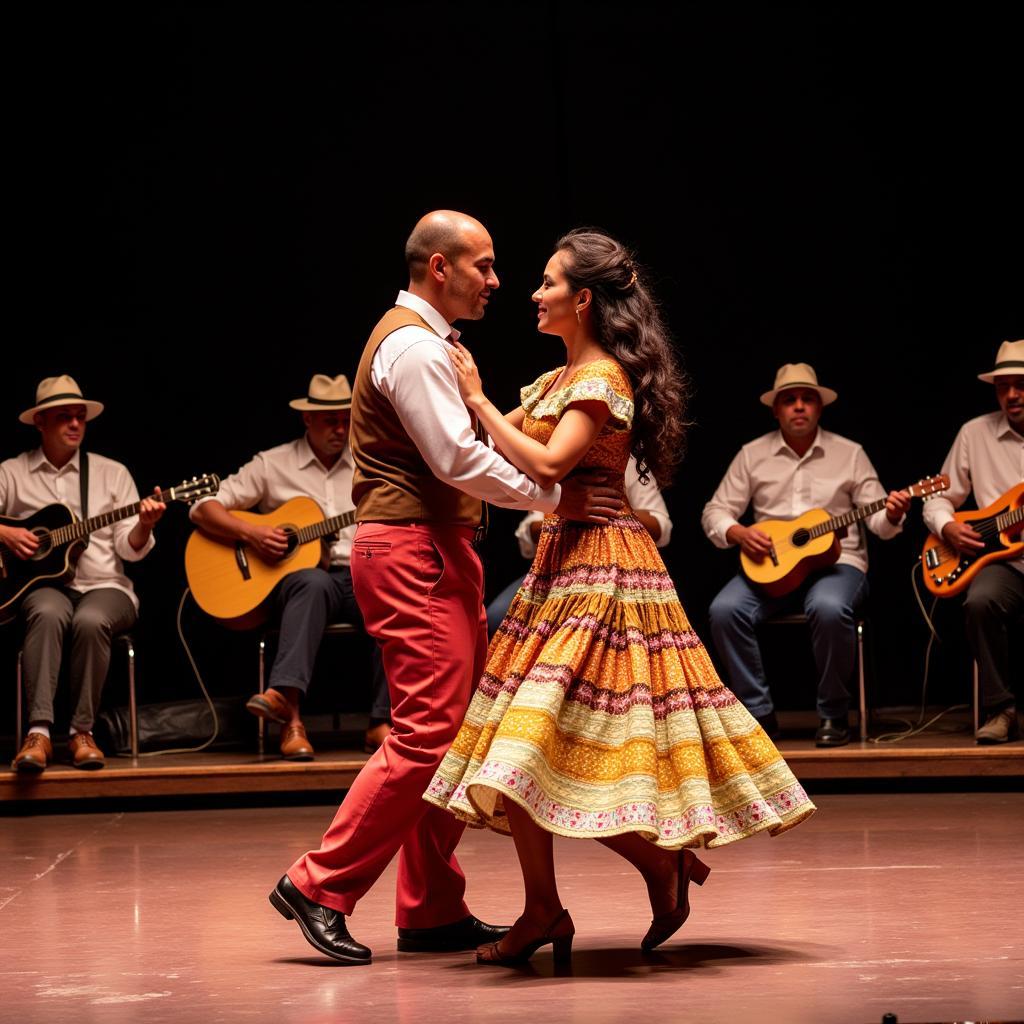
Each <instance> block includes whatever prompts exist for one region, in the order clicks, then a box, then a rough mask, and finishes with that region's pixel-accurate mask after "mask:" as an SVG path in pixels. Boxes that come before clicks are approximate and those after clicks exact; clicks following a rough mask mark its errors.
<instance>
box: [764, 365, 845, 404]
mask: <svg viewBox="0 0 1024 1024" xmlns="http://www.w3.org/2000/svg"><path fill="white" fill-rule="evenodd" d="M787 388H814V390H815V391H817V392H818V394H819V395H820V396H821V404H822V405H831V404H832V403H833V402H834V401H835V400H836V399H837V398H838V397H839V396H838V395H837V394H836V393H835V392H834V391H833V390H832V389H831V388H823V387H822V386H821V385H820V384H819V383H818V375H817V374H816V373H815V372H814V367H813V366H811V364H810V363H786V364H785V365H784V366H780V367H779V370H778V373H776V374H775V387H774V388H772V390H771V391H766V392H765V393H764V394H763V395H762V396H761V403H762V404H763V405H772V404H774V402H775V396H776V395H777V394H778V393H779V392H780V391H785V390H786V389H787Z"/></svg>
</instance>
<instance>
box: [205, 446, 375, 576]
mask: <svg viewBox="0 0 1024 1024" xmlns="http://www.w3.org/2000/svg"><path fill="white" fill-rule="evenodd" d="M353 468H354V464H353V462H352V452H351V450H350V449H349V447H348V445H345V448H344V449H343V450H342V453H341V455H340V457H339V458H338V460H337V461H336V462H335V463H334V465H333V466H331V468H330V469H327V468H326V467H325V466H324V464H323V463H322V462H321V461H320V460H319V459H318V458H317V457H316V455H315V454H314V453H313V449H312V448H310V446H309V441H308V440H307V439H306V437H305V435H303V436H302V437H300V438H299V439H298V440H297V441H289V442H288V444H282V445H278V446H277V447H276V448H270V449H268V450H267V451H265V452H259V453H258V454H257V455H256V456H254V458H253V459H252V460H251V461H249V462H247V463H246V464H245V465H244V466H242V468H241V469H239V470H238V472H237V473H232V474H231V476H229V477H228V478H227V479H226V480H224V481H223V482H222V483H221V485H220V490H219V491H217V493H216V494H215V495H212V496H211V497H208V498H202V499H200V500H199V501H197V502H196V503H195V504H194V505H193V506H192V508H191V510H190V511H189V516H190V517H193V518H194V516H195V510H196V509H197V508H198V507H199V506H200V505H201V504H203V502H204V501H213V500H214V499H216V500H217V501H219V502H220V503H221V504H222V505H223V506H224V507H225V508H226V509H228V510H229V511H230V510H233V509H251V508H255V509H257V511H259V512H261V513H263V514H264V515H265V514H266V513H267V512H273V511H274V510H275V509H277V508H280V507H281V505H283V504H284V503H285V502H286V501H289V500H290V499H292V498H298V497H307V498H312V499H313V500H314V501H315V502H316V503H317V504H318V505H319V506H320V508H321V509H322V510H323V513H324V517H325V518H326V519H331V518H333V517H334V516H337V515H341V513H342V512H348V511H350V510H351V509H352V507H353V505H352V470H353ZM355 532H356V528H355V524H353V525H352V526H348V527H346V528H345V529H344V530H341V531H340V532H339V534H338V539H337V540H335V541H334V542H333V543H332V544H331V565H348V564H349V558H350V556H351V553H352V538H353V537H354V536H355Z"/></svg>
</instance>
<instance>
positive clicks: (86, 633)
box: [0, 376, 165, 772]
mask: <svg viewBox="0 0 1024 1024" xmlns="http://www.w3.org/2000/svg"><path fill="white" fill-rule="evenodd" d="M102 411H103V405H102V404H101V403H100V402H94V401H91V400H89V399H86V398H83V397H82V392H81V389H80V388H79V387H78V385H77V384H76V383H75V381H74V379H73V378H72V377H68V376H61V377H47V378H46V379H45V380H44V381H42V382H41V383H40V385H39V387H38V388H37V389H36V404H35V405H34V406H32V408H31V409H26V410H25V411H24V412H23V413H22V414H21V416H20V417H19V419H20V420H21V422H22V423H25V424H28V425H32V426H35V428H36V430H38V431H39V435H40V445H39V447H38V448H35V449H34V450H32V451H29V452H24V453H23V454H21V455H18V456H17V457H16V458H13V459H8V460H7V461H6V462H3V463H0V514H2V515H5V516H8V517H10V518H13V519H24V518H25V517H27V516H30V515H32V513H34V512H38V511H39V510H40V509H42V508H45V507H46V506H47V505H52V504H54V503H56V502H61V503H63V504H64V505H67V506H68V508H70V509H71V511H72V512H74V514H75V515H76V516H77V517H78V518H79V519H84V518H88V517H89V516H96V515H100V514H102V513H104V512H112V511H113V510H114V509H117V508H121V507H123V506H126V505H134V504H136V503H138V501H139V492H138V490H137V489H136V487H135V482H134V481H133V480H132V478H131V474H130V473H129V472H128V470H127V469H126V468H125V467H124V466H123V465H121V463H120V462H114V460H113V459H107V458H104V457H103V456H102V455H95V454H91V453H90V454H89V455H88V456H87V457H86V455H85V453H84V452H82V451H81V445H82V440H83V438H84V437H85V425H86V422H87V421H88V420H92V419H95V418H96V417H97V416H99V414H100V413H101V412H102ZM83 495H84V497H85V505H86V508H85V509H83V508H82V504H83V502H82V498H83ZM164 509H165V506H164V504H163V503H162V502H160V501H156V500H154V499H152V498H146V499H144V500H143V501H142V502H141V505H140V511H139V515H137V516H132V517H131V518H128V519H121V520H119V521H118V522H115V523H114V524H113V525H111V526H106V527H104V528H103V529H100V530H96V531H94V532H93V533H92V534H90V535H89V543H88V545H87V546H86V548H85V550H84V551H83V552H82V555H81V557H80V558H79V560H78V563H77V565H76V566H75V572H74V575H73V576H72V577H71V579H70V580H67V581H63V580H60V581H57V580H54V581H49V582H41V583H39V584H36V585H35V586H33V587H32V588H31V589H29V590H28V592H27V593H26V594H25V596H24V598H22V599H21V604H20V609H19V616H20V618H21V620H22V623H23V625H24V630H25V636H24V641H23V647H22V650H23V656H22V670H23V678H24V680H25V689H26V691H27V698H28V712H29V731H28V735H27V736H26V738H25V742H24V743H23V744H22V747H21V750H19V751H18V753H17V755H16V757H15V758H14V763H13V767H14V769H15V770H17V771H19V772H41V771H42V770H43V769H44V768H46V766H47V765H48V764H49V763H50V762H51V761H52V760H53V745H52V740H51V737H50V730H51V729H52V728H53V720H54V713H53V704H54V697H55V695H56V692H57V679H58V675H59V673H60V666H61V660H62V655H63V650H64V641H65V638H66V637H67V636H70V637H71V664H70V672H69V677H70V683H71V691H72V693H71V701H72V712H71V738H70V742H69V752H70V756H71V763H72V764H73V765H74V766H75V767H76V768H84V769H96V768H102V767H103V764H104V759H103V752H102V751H101V750H100V748H99V747H98V746H97V744H96V741H95V740H94V739H93V735H92V727H93V722H94V720H95V717H96V711H97V709H98V707H99V703H100V695H101V694H102V692H103V684H104V683H105V681H106V678H107V668H108V666H109V664H110V643H111V639H112V637H113V636H114V635H116V634H117V633H120V632H123V631H124V630H126V629H130V628H131V627H132V626H133V625H134V623H135V620H136V618H137V617H138V609H139V601H138V598H137V597H136V596H135V591H134V589H133V588H132V582H131V580H130V579H128V577H127V576H125V574H124V565H123V561H125V560H126V561H129V562H136V561H138V560H139V559H140V558H143V557H144V556H145V555H146V554H148V553H149V551H150V549H151V548H152V547H153V526H154V525H155V524H156V522H157V520H159V519H160V517H161V516H162V515H163V513H164ZM0 542H2V543H3V544H4V545H5V546H6V547H8V548H9V549H10V550H11V552H13V554H14V555H15V556H16V557H17V558H21V559H28V558H31V557H32V556H33V555H34V554H35V553H36V551H37V549H38V547H39V539H38V537H37V536H36V535H35V534H34V533H32V532H31V531H30V530H27V529H25V528H24V527H18V526H10V525H7V526H4V525H0Z"/></svg>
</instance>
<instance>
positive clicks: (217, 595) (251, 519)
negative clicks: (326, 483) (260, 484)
mask: <svg viewBox="0 0 1024 1024" xmlns="http://www.w3.org/2000/svg"><path fill="white" fill-rule="evenodd" d="M231 515H233V516H236V517H237V518H238V519H242V520H244V521H245V522H247V523H255V524H257V525H259V526H276V527H278V528H279V529H281V530H284V532H285V533H286V534H287V536H288V549H287V551H285V553H284V556H283V557H281V558H279V559H277V560H276V561H273V562H267V561H264V560H263V558H261V557H260V556H259V555H258V554H257V553H256V552H255V551H254V550H253V549H252V548H251V547H250V546H249V545H247V544H244V543H243V542H241V541H229V540H223V539H220V538H217V537H211V536H210V535H209V534H207V533H203V532H202V530H195V531H193V533H192V536H191V537H189V539H188V544H187V545H186V547H185V575H186V576H187V577H188V585H189V587H190V588H191V589H192V596H193V597H194V598H195V599H196V604H198V605H199V607H200V608H202V609H203V611H204V612H206V613H207V614H208V615H212V616H213V617H214V618H215V619H220V620H221V621H222V623H223V625H225V626H230V627H231V628H233V629H252V628H254V627H255V626H258V625H259V624H260V623H261V622H263V621H264V620H265V619H266V617H267V612H268V609H267V608H266V600H267V598H268V597H269V596H270V592H271V591H272V590H273V589H274V587H276V586H277V584H278V583H279V582H280V581H281V580H283V579H284V578H285V576H287V575H289V574H290V573H293V572H297V571H298V570H299V569H314V568H316V567H317V566H318V565H321V564H325V563H326V558H325V552H324V550H323V548H324V545H323V544H322V543H321V541H322V539H323V538H326V537H328V536H329V535H330V534H332V533H337V532H338V531H339V530H343V529H345V527H346V526H351V525H352V523H354V522H355V518H356V514H355V510H353V511H351V512H344V513H342V514H341V515H340V516H332V517H331V518H330V519H325V518H324V513H323V510H322V509H321V508H320V506H319V505H318V504H317V503H316V502H315V501H314V500H313V499H312V498H305V497H298V498H292V499H291V500H289V501H286V502H285V503H284V504H283V505H282V506H281V507H280V508H277V509H275V510H274V511H273V512H268V513H266V514H263V515H261V514H260V513H258V512H235V511H233V512H231Z"/></svg>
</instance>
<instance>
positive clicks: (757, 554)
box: [725, 523, 772, 562]
mask: <svg viewBox="0 0 1024 1024" xmlns="http://www.w3.org/2000/svg"><path fill="white" fill-rule="evenodd" d="M725 539H726V540H727V541H729V542H730V543H731V544H739V546H740V550H741V551H742V552H743V554H745V555H746V556H747V557H748V558H752V559H753V560H754V561H755V562H762V561H764V559H766V558H767V557H768V556H769V555H770V554H771V550H772V539H771V537H769V536H768V534H767V533H765V532H764V530H759V529H758V528H757V527H756V526H741V525H740V524H739V523H737V524H736V525H735V526H730V527H729V530H728V532H727V533H726V535H725Z"/></svg>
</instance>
